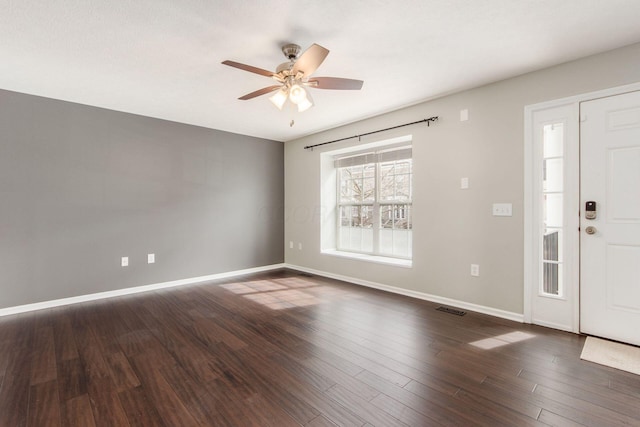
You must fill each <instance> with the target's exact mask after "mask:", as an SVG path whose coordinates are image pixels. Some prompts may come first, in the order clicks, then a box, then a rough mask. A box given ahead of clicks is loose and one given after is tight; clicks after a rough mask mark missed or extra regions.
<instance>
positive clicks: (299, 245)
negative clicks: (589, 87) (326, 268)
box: [298, 243, 302, 251]
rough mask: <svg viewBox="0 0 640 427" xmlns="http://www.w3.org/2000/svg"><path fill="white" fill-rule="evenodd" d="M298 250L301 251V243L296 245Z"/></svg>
mask: <svg viewBox="0 0 640 427" xmlns="http://www.w3.org/2000/svg"><path fill="white" fill-rule="evenodd" d="M298 250H299V251H301V250H302V243H298Z"/></svg>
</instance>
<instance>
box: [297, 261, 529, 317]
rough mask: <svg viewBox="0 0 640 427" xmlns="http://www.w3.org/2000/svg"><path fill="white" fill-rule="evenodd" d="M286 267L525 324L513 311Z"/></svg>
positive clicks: (307, 269)
mask: <svg viewBox="0 0 640 427" xmlns="http://www.w3.org/2000/svg"><path fill="white" fill-rule="evenodd" d="M285 267H286V268H289V269H291V270H297V271H302V272H304V273H309V274H315V275H316V276H323V277H328V278H330V279H336V280H342V281H344V282H349V283H353V284H356V285H362V286H366V287H368V288H374V289H380V290H382V291H387V292H391V293H394V294H399V295H405V296H408V297H412V298H417V299H421V300H425V301H431V302H435V303H438V304H445V305H449V306H453V307H458V308H463V309H465V310H469V311H475V312H478V313H482V314H488V315H490V316H495V317H500V318H502V319H507V320H513V321H515V322H519V323H523V322H524V316H523V315H522V314H519V313H513V312H511V311H505V310H500V309H497V308H492V307H486V306H483V305H477V304H472V303H469V302H465V301H459V300H455V299H452V298H445V297H441V296H437V295H431V294H426V293H424V292H418V291H412V290H409V289H402V288H397V287H395V286H389V285H384V284H382V283H376V282H370V281H368V280H362V279H358V278H355V277H348V276H343V275H340V274H334V273H327V272H326V271H319V270H314V269H312V268H307V267H300V266H297V265H292V264H285Z"/></svg>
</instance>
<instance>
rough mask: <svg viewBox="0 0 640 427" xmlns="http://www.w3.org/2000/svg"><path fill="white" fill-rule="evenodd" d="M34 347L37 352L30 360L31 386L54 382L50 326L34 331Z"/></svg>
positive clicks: (54, 362)
mask: <svg viewBox="0 0 640 427" xmlns="http://www.w3.org/2000/svg"><path fill="white" fill-rule="evenodd" d="M35 346H36V348H37V349H38V351H37V352H36V354H35V355H34V356H33V360H32V365H31V385H34V384H40V383H44V382H49V381H51V380H55V379H56V377H57V367H56V353H55V345H54V341H53V328H52V327H51V326H46V327H42V328H38V329H37V330H36V332H35Z"/></svg>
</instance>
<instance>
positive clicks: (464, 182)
mask: <svg viewBox="0 0 640 427" xmlns="http://www.w3.org/2000/svg"><path fill="white" fill-rule="evenodd" d="M467 188H469V178H466V177H465V178H460V189H461V190H466V189H467Z"/></svg>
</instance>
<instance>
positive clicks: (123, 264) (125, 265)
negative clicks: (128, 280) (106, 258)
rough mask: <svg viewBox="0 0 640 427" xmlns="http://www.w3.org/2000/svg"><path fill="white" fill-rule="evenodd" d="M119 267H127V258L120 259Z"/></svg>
mask: <svg viewBox="0 0 640 427" xmlns="http://www.w3.org/2000/svg"><path fill="white" fill-rule="evenodd" d="M120 265H121V266H123V267H127V266H128V265H129V257H128V256H123V257H122V259H121V260H120Z"/></svg>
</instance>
